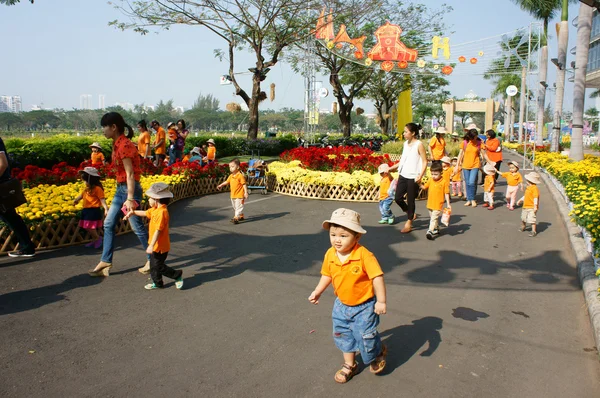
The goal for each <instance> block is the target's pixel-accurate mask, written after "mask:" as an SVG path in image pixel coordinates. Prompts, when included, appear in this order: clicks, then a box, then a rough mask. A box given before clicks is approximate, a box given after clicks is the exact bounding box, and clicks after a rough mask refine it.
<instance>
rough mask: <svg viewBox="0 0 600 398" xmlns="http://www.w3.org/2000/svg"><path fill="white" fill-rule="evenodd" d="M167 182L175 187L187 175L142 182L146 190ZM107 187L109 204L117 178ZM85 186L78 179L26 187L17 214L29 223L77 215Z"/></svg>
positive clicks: (107, 184)
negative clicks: (78, 200)
mask: <svg viewBox="0 0 600 398" xmlns="http://www.w3.org/2000/svg"><path fill="white" fill-rule="evenodd" d="M159 181H161V182H164V183H166V184H169V185H171V186H173V185H175V184H179V183H181V182H184V181H185V177H184V176H179V175H174V176H162V175H156V176H151V177H141V179H140V184H141V185H142V189H143V190H144V191H146V190H147V189H148V188H150V186H151V185H152V184H154V183H156V182H159ZM102 185H103V187H104V196H105V197H106V203H107V204H108V205H109V206H110V202H111V200H112V198H113V196H114V195H115V191H116V181H115V180H114V179H106V180H104V181H103V182H102ZM84 189H85V183H84V182H83V181H81V182H75V183H69V184H66V185H60V186H56V185H48V184H44V185H38V186H37V187H35V188H26V189H24V190H23V191H24V193H25V197H26V198H27V203H25V204H23V205H21V206H19V207H18V208H17V213H19V214H20V215H21V217H23V219H24V220H25V221H26V222H32V221H35V222H39V221H42V220H49V221H50V220H59V219H61V218H71V217H75V216H76V215H77V213H78V212H79V211H81V210H82V209H83V202H79V203H78V204H77V205H74V204H73V202H74V200H75V198H76V197H77V196H79V194H81V193H82V192H83V190H84Z"/></svg>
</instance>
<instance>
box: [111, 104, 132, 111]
mask: <svg viewBox="0 0 600 398" xmlns="http://www.w3.org/2000/svg"><path fill="white" fill-rule="evenodd" d="M115 106H120V107H121V108H123V109H125V110H126V111H132V110H133V107H134V105H133V104H130V103H129V102H117V103H115Z"/></svg>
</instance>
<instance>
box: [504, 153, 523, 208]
mask: <svg viewBox="0 0 600 398" xmlns="http://www.w3.org/2000/svg"><path fill="white" fill-rule="evenodd" d="M500 175H501V176H502V177H504V178H506V183H507V184H508V186H507V187H506V206H507V207H508V209H509V210H514V209H515V202H516V200H517V191H518V190H519V187H520V188H521V191H523V177H522V176H521V173H519V163H517V162H515V161H513V160H511V161H510V162H508V171H507V172H506V173H500Z"/></svg>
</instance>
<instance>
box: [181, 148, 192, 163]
mask: <svg viewBox="0 0 600 398" xmlns="http://www.w3.org/2000/svg"><path fill="white" fill-rule="evenodd" d="M191 157H192V155H190V150H189V149H184V150H183V159H181V161H182V162H183V163H188V162H189V161H190V158H191Z"/></svg>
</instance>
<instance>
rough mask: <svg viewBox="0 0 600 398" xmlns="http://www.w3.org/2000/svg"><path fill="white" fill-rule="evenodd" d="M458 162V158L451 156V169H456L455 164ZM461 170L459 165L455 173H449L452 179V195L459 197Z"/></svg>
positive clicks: (460, 191) (460, 194)
mask: <svg viewBox="0 0 600 398" xmlns="http://www.w3.org/2000/svg"><path fill="white" fill-rule="evenodd" d="M457 164H458V158H452V170H455V169H456V165H457ZM461 175H462V170H461V169H460V167H459V168H458V171H457V172H456V173H454V171H453V172H452V174H451V179H452V184H451V185H452V196H458V197H459V198H460V197H461V196H462V178H461Z"/></svg>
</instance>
